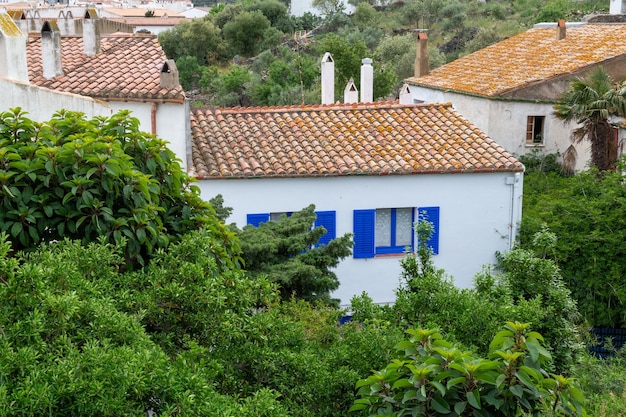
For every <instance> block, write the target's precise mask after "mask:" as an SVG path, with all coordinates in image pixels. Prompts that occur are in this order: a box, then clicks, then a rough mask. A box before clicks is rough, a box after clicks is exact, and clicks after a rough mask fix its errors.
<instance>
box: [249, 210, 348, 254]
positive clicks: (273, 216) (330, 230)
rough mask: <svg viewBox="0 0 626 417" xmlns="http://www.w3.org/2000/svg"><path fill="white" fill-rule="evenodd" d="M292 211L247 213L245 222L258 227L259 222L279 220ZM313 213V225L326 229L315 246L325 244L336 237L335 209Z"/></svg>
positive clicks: (289, 214)
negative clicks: (314, 216)
mask: <svg viewBox="0 0 626 417" xmlns="http://www.w3.org/2000/svg"><path fill="white" fill-rule="evenodd" d="M292 213H293V212H291V211H283V212H275V213H256V214H248V215H247V216H246V217H247V219H246V220H247V224H251V225H253V226H254V227H259V225H260V224H261V223H267V222H269V221H276V220H280V218H281V217H282V216H283V215H285V216H287V217H289V216H291V214H292ZM315 215H316V216H317V217H316V218H315V223H314V225H313V227H319V226H323V227H324V228H325V229H326V234H325V235H323V236H322V237H320V240H318V242H317V244H316V245H315V246H316V247H318V246H320V245H327V244H328V242H330V241H331V240H333V239H334V238H335V237H337V225H336V215H335V211H316V212H315Z"/></svg>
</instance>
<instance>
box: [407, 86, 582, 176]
mask: <svg viewBox="0 0 626 417" xmlns="http://www.w3.org/2000/svg"><path fill="white" fill-rule="evenodd" d="M409 88H410V89H411V94H412V95H413V99H414V100H419V101H423V102H426V103H437V102H439V103H445V102H451V103H452V106H453V107H454V109H455V110H456V111H457V112H458V113H459V114H461V115H462V116H463V117H464V118H466V119H467V120H469V121H470V122H471V123H472V124H473V125H474V126H476V127H478V128H479V129H480V130H482V131H483V132H485V133H486V134H487V135H488V136H489V137H490V138H492V139H493V140H495V141H496V142H497V143H498V144H499V145H501V146H502V147H503V148H504V149H506V150H507V151H508V152H510V153H512V154H514V155H524V154H526V153H528V152H532V151H534V150H540V151H541V152H542V153H544V154H549V153H557V152H558V153H560V154H561V155H563V152H565V150H566V149H567V148H568V147H569V146H570V145H571V144H572V141H571V133H572V131H573V129H574V128H575V127H576V125H575V124H574V123H571V124H565V123H563V122H562V121H561V120H558V119H557V118H556V117H554V116H553V112H554V109H553V107H552V104H549V103H534V102H520V101H509V100H489V99H486V98H480V97H474V96H469V95H465V94H458V93H453V92H446V91H440V90H431V89H428V88H424V87H418V86H415V85H411V86H409ZM528 116H545V117H546V118H545V125H544V137H545V139H544V145H543V146H536V145H526V122H527V117H528ZM575 147H576V152H577V154H578V159H577V164H576V169H577V170H582V169H584V168H585V167H586V166H587V162H588V161H589V157H590V153H589V145H588V144H584V143H582V144H578V145H576V146H575Z"/></svg>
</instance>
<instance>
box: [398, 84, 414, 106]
mask: <svg viewBox="0 0 626 417" xmlns="http://www.w3.org/2000/svg"><path fill="white" fill-rule="evenodd" d="M398 101H399V102H400V104H413V96H412V95H411V89H410V88H409V85H408V84H403V85H402V87H401V88H400V94H399V100H398Z"/></svg>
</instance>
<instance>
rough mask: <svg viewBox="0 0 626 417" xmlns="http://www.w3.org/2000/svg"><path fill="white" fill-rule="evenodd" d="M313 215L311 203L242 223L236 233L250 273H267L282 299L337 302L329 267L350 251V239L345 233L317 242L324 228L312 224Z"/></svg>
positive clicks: (254, 275)
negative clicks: (279, 215)
mask: <svg viewBox="0 0 626 417" xmlns="http://www.w3.org/2000/svg"><path fill="white" fill-rule="evenodd" d="M315 218H316V216H315V207H314V206H313V205H311V206H309V207H307V208H305V209H303V210H301V211H299V212H296V213H293V215H291V216H284V217H283V218H282V219H281V220H279V221H269V222H267V223H261V224H260V225H259V227H254V226H252V225H248V226H245V227H244V228H243V230H241V232H240V233H239V237H240V240H241V249H242V253H243V255H242V256H243V259H244V263H245V267H246V270H247V271H248V273H249V274H250V275H251V276H252V277H258V276H267V277H269V278H270V279H271V280H272V281H273V282H276V283H278V285H279V286H280V293H281V296H282V298H283V299H289V298H291V297H296V298H299V299H304V300H321V301H323V302H326V303H336V300H331V298H330V292H331V291H333V290H335V289H337V287H338V286H339V280H338V279H337V276H336V275H335V273H334V272H333V271H332V270H331V268H334V267H335V266H337V264H338V263H339V261H340V260H341V259H344V258H345V257H347V256H349V255H350V253H351V251H350V248H351V247H352V239H351V236H350V235H344V236H341V237H338V238H336V239H333V240H331V241H330V242H329V243H328V244H326V245H321V246H317V245H316V244H317V242H318V241H319V239H320V238H321V237H322V236H323V235H324V234H326V229H324V228H323V227H315V228H312V225H313V224H314V222H315Z"/></svg>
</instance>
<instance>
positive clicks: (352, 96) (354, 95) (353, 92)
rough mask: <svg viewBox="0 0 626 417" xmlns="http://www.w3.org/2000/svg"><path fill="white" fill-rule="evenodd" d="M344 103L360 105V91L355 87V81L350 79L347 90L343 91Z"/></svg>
mask: <svg viewBox="0 0 626 417" xmlns="http://www.w3.org/2000/svg"><path fill="white" fill-rule="evenodd" d="M343 102H344V103H358V102H359V90H357V89H356V85H354V80H353V79H352V78H350V81H348V84H347V85H346V88H345V89H344V90H343Z"/></svg>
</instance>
